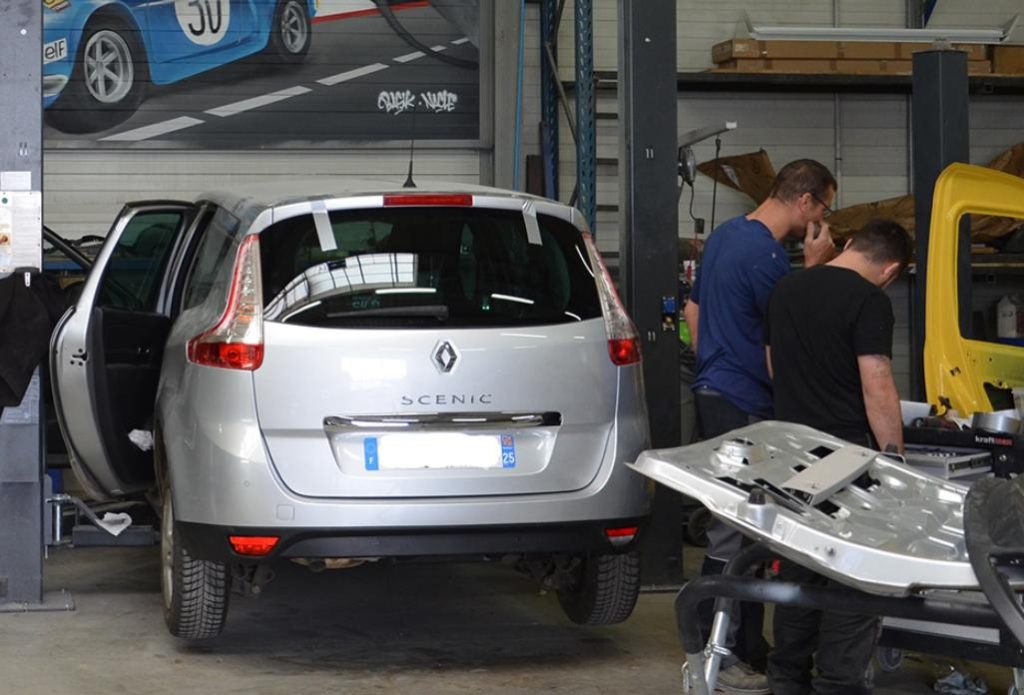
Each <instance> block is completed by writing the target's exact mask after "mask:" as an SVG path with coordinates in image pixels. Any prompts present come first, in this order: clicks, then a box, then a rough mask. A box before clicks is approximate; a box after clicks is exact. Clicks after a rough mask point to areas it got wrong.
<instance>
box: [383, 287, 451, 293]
mask: <svg viewBox="0 0 1024 695" xmlns="http://www.w3.org/2000/svg"><path fill="white" fill-rule="evenodd" d="M436 293H437V290H436V289H435V288H433V287H383V288H381V289H379V290H375V291H374V294H436Z"/></svg>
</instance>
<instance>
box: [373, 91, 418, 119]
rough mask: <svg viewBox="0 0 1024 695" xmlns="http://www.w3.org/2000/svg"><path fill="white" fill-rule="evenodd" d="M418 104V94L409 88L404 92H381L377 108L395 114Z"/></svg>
mask: <svg viewBox="0 0 1024 695" xmlns="http://www.w3.org/2000/svg"><path fill="white" fill-rule="evenodd" d="M415 106H416V95H415V94H413V93H412V92H410V91H409V90H408V89H407V90H405V91H404V92H381V93H380V94H379V95H378V96H377V108H378V109H379V110H381V111H384V112H386V113H390V114H391V115H393V116H397V115H398V114H400V113H404V112H405V111H410V110H412V109H413V108H415Z"/></svg>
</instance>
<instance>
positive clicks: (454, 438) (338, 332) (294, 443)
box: [254, 196, 617, 498]
mask: <svg viewBox="0 0 1024 695" xmlns="http://www.w3.org/2000/svg"><path fill="white" fill-rule="evenodd" d="M452 201H454V202H455V203H456V204H447V203H451V202H452ZM430 202H431V204H430V205H427V206H424V205H416V204H413V205H391V206H385V207H376V208H365V209H357V210H339V211H332V212H330V213H320V214H321V216H320V218H319V219H317V215H316V214H312V215H299V216H297V217H292V218H290V219H286V220H284V221H282V222H278V223H276V224H274V225H272V226H271V227H269V228H267V229H266V230H264V231H263V232H262V233H261V235H260V257H261V268H262V293H263V302H264V307H265V309H264V315H263V330H264V344H265V349H264V357H263V362H262V365H261V366H260V367H259V368H258V369H256V370H255V371H254V386H255V395H256V403H257V411H258V417H259V424H260V428H261V430H262V432H263V436H264V438H265V441H266V445H267V448H268V450H269V452H270V455H271V458H272V460H273V465H274V467H275V469H276V470H277V473H278V474H279V475H280V477H281V479H282V481H283V482H284V484H285V485H286V486H287V487H288V488H289V489H291V490H292V491H294V492H295V493H297V494H300V495H306V496H312V497H327V498H337V497H355V498H359V497H452V496H479V495H509V494H539V493H553V492H563V491H571V490H577V489H580V488H582V487H584V486H586V485H587V484H588V483H589V482H590V481H592V480H593V479H594V477H595V476H596V474H597V472H598V469H599V467H600V465H601V462H602V460H603V458H604V451H605V448H606V447H607V445H608V441H609V437H610V435H611V432H612V428H613V424H614V418H615V412H616V398H617V368H616V365H615V364H613V361H612V359H610V357H609V334H608V331H607V329H606V323H605V320H604V318H603V314H602V298H601V297H600V296H599V291H598V283H595V276H594V272H596V271H597V269H595V268H594V267H593V266H594V258H593V256H591V255H589V254H590V253H591V252H592V249H588V245H587V244H586V243H585V242H584V237H583V235H581V234H580V232H579V231H578V230H577V229H576V228H575V227H574V226H573V225H572V224H570V223H569V222H567V221H565V220H563V219H559V218H557V217H554V216H549V215H544V214H540V215H535V216H533V215H529V214H526V215H524V213H523V211H522V210H521V209H513V210H506V209H493V208H489V207H482V206H481V205H479V201H478V204H477V205H473V204H472V198H471V197H469V196H462V197H456V198H453V199H451V200H449V199H445V198H440V199H436V198H435V199H430ZM520 204H521V203H520Z"/></svg>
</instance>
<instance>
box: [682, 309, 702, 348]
mask: <svg viewBox="0 0 1024 695" xmlns="http://www.w3.org/2000/svg"><path fill="white" fill-rule="evenodd" d="M699 317H700V307H699V306H698V305H697V302H695V301H693V300H692V299H691V300H689V301H687V302H686V306H684V307H683V319H684V320H685V321H686V325H687V327H688V328H689V329H690V346H691V347H692V348H693V352H694V354H696V353H697V319H698V318H699Z"/></svg>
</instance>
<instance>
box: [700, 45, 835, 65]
mask: <svg viewBox="0 0 1024 695" xmlns="http://www.w3.org/2000/svg"><path fill="white" fill-rule="evenodd" d="M838 57H839V46H838V44H837V43H836V42H835V41H755V40H754V39H730V40H729V41H723V42H722V43H717V44H715V45H714V46H712V47H711V60H712V61H713V62H715V63H724V62H727V61H730V60H741V59H745V58H767V59H772V60H774V59H801V60H829V59H835V58H838Z"/></svg>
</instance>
